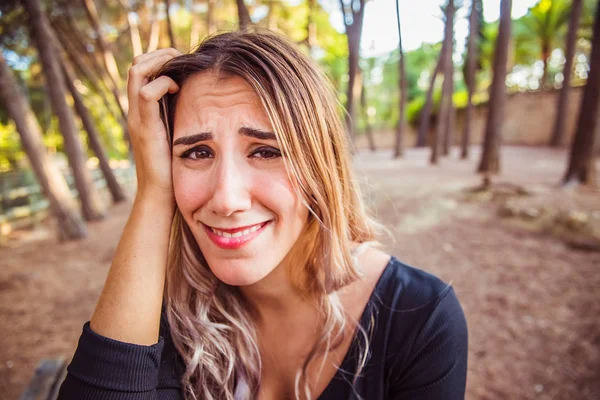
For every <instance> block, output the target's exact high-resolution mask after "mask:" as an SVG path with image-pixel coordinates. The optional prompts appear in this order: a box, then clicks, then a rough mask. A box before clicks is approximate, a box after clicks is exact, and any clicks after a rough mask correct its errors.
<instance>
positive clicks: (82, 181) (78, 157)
mask: <svg viewBox="0 0 600 400" xmlns="http://www.w3.org/2000/svg"><path fill="white" fill-rule="evenodd" d="M23 5H24V7H25V10H26V11H27V14H28V15H29V26H30V28H31V36H32V38H33V40H34V42H35V45H36V47H37V49H38V53H39V56H40V61H41V63H42V68H43V71H44V75H45V76H46V85H47V87H48V92H49V97H50V104H51V105H52V109H53V110H54V113H55V114H56V116H57V117H58V123H59V126H60V131H61V133H62V135H63V138H64V146H65V150H66V153H67V157H68V160H69V164H70V166H71V170H72V171H73V177H74V180H75V186H76V187H77V191H78V192H79V200H80V203H81V210H82V215H83V218H85V219H86V220H88V221H90V220H95V219H101V218H103V217H104V213H103V210H102V208H103V207H102V205H101V202H100V198H99V196H98V193H97V192H96V189H95V187H94V183H93V181H92V177H91V174H90V171H89V170H88V168H87V167H86V165H85V161H86V160H85V154H84V152H83V149H82V146H81V142H80V140H79V136H78V132H77V128H76V127H75V120H74V118H73V114H72V113H71V109H70V108H69V106H68V104H67V101H66V99H65V91H66V87H65V81H64V78H63V75H62V71H61V68H60V61H59V60H58V58H57V55H56V52H55V50H54V46H51V45H50V46H49V45H48V44H49V43H50V44H51V43H52V41H53V35H52V31H51V30H50V24H49V23H48V20H47V19H46V16H45V15H44V13H43V11H42V9H41V6H40V3H39V0H23Z"/></svg>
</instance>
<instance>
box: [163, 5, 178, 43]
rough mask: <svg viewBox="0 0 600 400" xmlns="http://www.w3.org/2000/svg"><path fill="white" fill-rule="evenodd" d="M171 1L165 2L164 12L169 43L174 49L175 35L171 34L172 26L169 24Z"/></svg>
mask: <svg viewBox="0 0 600 400" xmlns="http://www.w3.org/2000/svg"><path fill="white" fill-rule="evenodd" d="M170 9H171V1H170V0H165V12H166V14H167V32H168V34H169V43H171V47H172V48H174V49H176V48H177V44H176V43H175V35H174V34H173V25H172V24H171V14H170Z"/></svg>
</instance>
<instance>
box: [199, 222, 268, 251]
mask: <svg viewBox="0 0 600 400" xmlns="http://www.w3.org/2000/svg"><path fill="white" fill-rule="evenodd" d="M270 222H271V221H266V222H261V223H260V224H256V225H250V226H244V227H239V228H234V229H219V228H213V227H212V226H208V225H206V224H203V225H204V230H205V231H206V234H207V235H208V237H209V238H210V239H211V240H212V241H213V243H214V244H216V245H217V246H219V247H220V248H222V249H230V250H231V249H238V248H240V247H242V246H244V245H246V244H247V243H249V242H250V241H251V240H253V239H254V238H256V237H257V236H258V235H260V234H261V233H262V231H264V229H265V227H266V226H267V225H268V224H269V223H270Z"/></svg>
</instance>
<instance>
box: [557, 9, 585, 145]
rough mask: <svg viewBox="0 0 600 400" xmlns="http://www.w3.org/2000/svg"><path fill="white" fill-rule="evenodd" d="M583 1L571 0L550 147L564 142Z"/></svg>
mask: <svg viewBox="0 0 600 400" xmlns="http://www.w3.org/2000/svg"><path fill="white" fill-rule="evenodd" d="M582 8H583V0H573V5H572V7H571V14H570V18H569V20H570V21H569V33H568V34H567V45H566V50H565V59H566V62H565V66H564V68H563V76H564V80H563V86H562V89H561V90H560V93H559V95H558V103H557V104H556V119H555V121H554V131H553V132H552V138H551V139H550V146H552V147H558V146H560V145H561V144H562V142H563V140H564V136H565V134H564V131H565V125H566V117H567V105H568V104H569V94H570V92H571V75H572V72H573V60H574V58H575V47H576V44H577V43H576V42H577V29H579V20H580V19H581V10H582Z"/></svg>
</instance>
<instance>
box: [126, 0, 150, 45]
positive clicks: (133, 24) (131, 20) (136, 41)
mask: <svg viewBox="0 0 600 400" xmlns="http://www.w3.org/2000/svg"><path fill="white" fill-rule="evenodd" d="M120 2H121V6H122V7H123V8H124V9H125V12H126V13H127V24H128V25H129V34H130V36H131V47H132V48H133V55H134V56H139V55H140V54H142V53H143V52H144V50H142V38H141V36H140V29H139V26H138V19H137V14H136V13H134V12H133V10H132V9H131V5H130V3H129V0H120Z"/></svg>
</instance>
